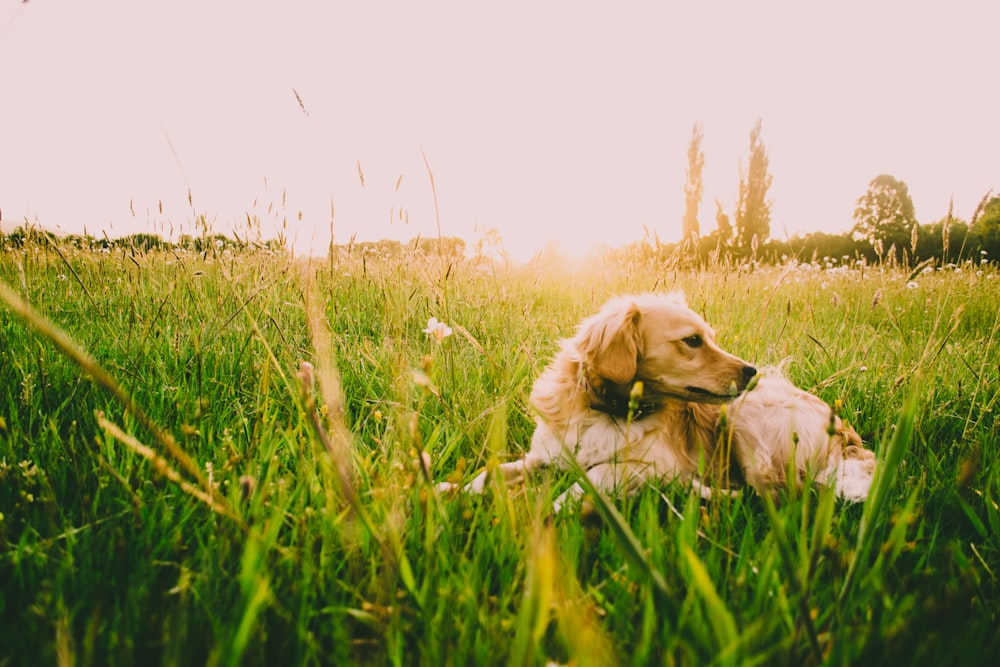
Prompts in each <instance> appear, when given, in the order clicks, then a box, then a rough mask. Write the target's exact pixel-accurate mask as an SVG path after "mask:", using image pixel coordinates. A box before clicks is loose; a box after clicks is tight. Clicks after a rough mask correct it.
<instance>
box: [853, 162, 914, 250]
mask: <svg viewBox="0 0 1000 667" xmlns="http://www.w3.org/2000/svg"><path fill="white" fill-rule="evenodd" d="M916 224H917V219H916V216H915V214H914V209H913V199H912V198H911V197H910V191H909V188H907V187H906V183H904V182H902V181H899V180H896V179H895V178H893V177H892V176H889V175H888V174H881V175H879V176H876V177H875V178H873V179H872V181H871V183H869V184H868V190H866V191H865V193H864V194H863V195H861V197H859V198H858V201H857V203H856V206H855V209H854V228H853V229H852V233H853V234H854V236H855V237H856V238H858V239H864V240H866V241H868V242H869V243H871V245H872V247H873V249H874V250H875V252H876V254H877V255H879V256H880V257H881V256H884V254H885V253H888V252H889V251H890V249H891V248H895V249H896V253H897V259H899V258H900V257H901V253H902V252H903V250H910V251H912V248H911V236H912V233H913V226H914V225H916Z"/></svg>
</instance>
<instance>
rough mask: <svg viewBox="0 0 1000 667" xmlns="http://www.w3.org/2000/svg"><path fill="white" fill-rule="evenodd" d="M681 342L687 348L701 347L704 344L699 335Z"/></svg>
mask: <svg viewBox="0 0 1000 667" xmlns="http://www.w3.org/2000/svg"><path fill="white" fill-rule="evenodd" d="M683 340H684V344H685V345H687V346H688V347H701V346H702V344H703V343H704V342H705V341H704V339H702V337H701V336H700V335H699V334H695V335H693V336H688V337H687V338H684V339H683Z"/></svg>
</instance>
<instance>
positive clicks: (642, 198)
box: [0, 0, 1000, 258]
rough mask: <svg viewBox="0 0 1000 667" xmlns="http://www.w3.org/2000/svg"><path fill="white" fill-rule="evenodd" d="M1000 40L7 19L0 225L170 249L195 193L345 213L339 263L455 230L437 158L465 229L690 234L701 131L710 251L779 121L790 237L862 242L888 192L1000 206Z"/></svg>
mask: <svg viewBox="0 0 1000 667" xmlns="http://www.w3.org/2000/svg"><path fill="white" fill-rule="evenodd" d="M997 25H1000V3H998V2H966V1H963V0H958V1H953V2H948V3H943V2H892V3H885V2H874V1H871V2H854V1H842V2H836V3H823V4H822V5H819V4H817V3H806V2H754V3H749V2H732V3H730V2H686V3H674V2H656V3H653V2H641V3H630V2H603V3H595V2H545V1H543V0H537V1H535V2H520V1H513V2H503V3H490V4H487V3H475V2H468V1H466V2H447V3H442V2H405V3H404V2H374V3H372V2H350V3H347V2H330V3H319V2H281V3H277V2H272V3H264V2H256V1H253V2H250V1H242V2H235V1H219V2H211V1H207V0H204V1H191V0H182V1H176V0H175V1H173V2H161V3H151V2H143V1H139V0H131V1H127V0H106V1H99V0H95V1H92V2H81V1H79V0H31V2H27V3H22V2H20V0H0V211H2V215H3V224H4V226H5V229H7V228H9V227H10V226H11V225H12V224H19V223H21V222H23V220H24V219H25V218H27V219H29V220H30V221H32V222H37V223H39V224H41V225H42V226H44V227H47V228H50V229H55V230H61V231H64V232H71V233H79V232H81V231H83V229H84V227H86V230H87V231H88V232H89V233H91V234H93V235H98V236H99V235H101V234H102V233H104V232H107V234H108V235H109V236H111V237H116V236H121V235H124V234H128V233H132V232H140V231H142V232H145V231H149V232H155V233H159V234H161V235H163V236H169V235H170V234H171V233H173V234H177V233H180V232H182V231H183V232H186V233H190V232H196V230H195V229H194V228H193V225H192V222H191V220H192V218H193V214H192V209H191V207H190V206H189V205H188V201H187V193H188V190H189V189H190V191H191V192H192V196H193V201H194V213H195V214H202V213H204V214H206V215H207V216H208V217H209V219H211V220H214V223H213V224H214V229H215V231H218V232H222V233H227V232H228V231H229V230H230V229H233V228H236V229H237V230H242V229H243V228H244V227H245V220H246V215H247V213H250V214H251V215H254V214H255V215H258V216H259V217H260V218H261V219H262V220H263V224H264V230H263V231H264V236H265V238H268V237H272V236H274V234H275V233H276V232H277V230H278V229H279V228H280V226H281V218H282V216H283V215H284V216H286V217H287V220H288V228H287V230H286V234H287V235H288V236H289V237H290V238H291V239H292V240H293V241H294V243H295V247H296V248H297V249H299V250H300V251H303V252H304V251H306V250H308V248H309V247H310V244H311V243H315V245H316V247H317V248H318V249H320V250H321V251H322V250H324V249H325V248H326V246H327V244H328V243H329V233H330V202H331V201H332V202H333V205H334V235H335V239H336V241H337V242H339V243H344V242H347V241H348V240H349V239H350V237H351V236H352V235H356V236H357V238H358V239H359V240H376V239H379V238H383V237H386V238H395V239H400V240H407V239H410V238H412V237H415V236H417V235H418V234H421V235H423V236H436V235H437V229H436V224H435V218H434V207H433V194H432V192H431V187H430V179H429V177H428V174H427V170H426V168H425V166H424V161H423V157H422V151H423V153H424V154H426V157H427V160H428V162H429V163H430V166H431V169H432V170H433V173H434V179H435V184H436V188H437V196H438V201H439V204H440V221H441V228H442V233H443V234H444V235H446V236H451V235H455V236H463V237H466V238H467V239H469V240H470V242H474V241H475V240H476V238H478V237H479V236H480V234H479V233H478V232H476V231H475V230H476V229H480V230H482V229H486V228H491V227H495V228H497V229H498V230H499V231H500V234H501V235H502V237H503V239H504V241H505V244H506V245H507V247H508V249H509V250H510V251H511V252H512V253H513V254H514V255H515V256H516V257H522V258H523V257H526V256H527V255H528V254H530V252H531V251H532V250H536V249H538V248H540V247H541V246H542V245H544V244H545V243H546V242H548V241H550V240H557V241H559V242H560V243H561V245H562V246H563V248H564V249H565V250H567V251H568V252H580V251H582V250H584V249H586V248H587V247H588V246H589V245H590V244H591V243H593V242H601V243H607V244H610V245H621V244H624V243H630V242H633V241H636V240H640V239H642V238H643V234H644V231H643V229H644V226H645V227H646V228H648V229H650V230H655V231H656V232H657V233H658V234H659V236H660V238H661V239H662V240H664V241H676V240H678V239H679V237H680V228H681V224H680V221H681V217H682V215H683V212H684V197H683V188H684V181H685V168H686V162H687V156H686V150H687V146H688V143H689V141H690V136H691V126H692V124H693V123H694V122H695V121H700V122H701V123H702V124H703V126H704V134H705V140H704V144H703V148H704V151H705V158H706V166H705V185H706V187H705V196H704V199H703V201H702V206H701V212H700V216H699V217H700V221H701V227H702V232H703V233H705V234H707V233H708V232H710V231H712V230H713V229H715V204H714V200H715V199H716V198H719V199H721V200H722V202H723V204H724V206H725V209H726V211H727V212H728V213H729V214H730V215H731V214H732V209H733V206H734V201H735V197H736V187H737V182H738V167H739V161H740V160H741V159H743V160H745V159H746V157H747V154H748V152H749V132H750V129H751V127H752V126H753V124H754V122H755V121H756V119H757V118H758V117H761V118H762V119H763V134H762V139H763V142H764V144H765V146H766V147H767V150H768V153H769V156H770V161H771V173H772V175H773V177H774V181H773V185H772V188H771V196H772V198H773V200H774V208H773V220H772V235H773V236H775V237H778V238H783V237H784V236H785V234H786V231H787V233H788V234H793V233H796V232H808V231H814V230H823V231H828V232H833V233H839V232H843V231H846V230H848V229H849V228H850V227H851V224H852V220H851V215H852V212H853V208H854V202H855V200H856V199H857V198H858V197H859V196H861V195H862V194H863V193H864V191H865V189H866V187H867V184H868V182H869V181H870V180H871V179H872V178H874V177H875V176H877V175H879V174H881V173H888V174H891V175H893V176H895V177H896V178H898V179H900V180H902V181H904V182H905V183H907V185H908V186H909V189H910V193H911V195H912V196H913V200H914V203H915V206H916V213H917V218H918V220H919V221H920V222H922V223H930V222H934V221H936V220H938V219H940V218H942V217H943V216H944V215H945V214H946V213H947V210H948V201H949V199H950V198H951V197H952V196H954V200H955V212H956V214H957V215H959V216H960V217H964V218H968V217H969V216H970V215H971V213H972V211H973V209H974V208H975V206H976V204H977V203H978V202H979V199H980V198H981V197H982V196H983V195H984V194H985V193H986V191H987V190H988V189H990V188H994V189H996V188H1000V127H998V123H997V120H996V118H997V117H998V116H997V108H998V106H1000V105H998V104H997V102H998V97H1000V93H998V92H997V91H998V65H1000V40H998V39H997V38H996V26H997ZM293 89H294V90H295V91H297V92H298V94H299V95H300V96H301V99H302V103H303V104H304V106H305V110H306V112H308V114H305V113H303V111H302V109H300V107H299V104H298V102H297V101H296V98H295V94H294V93H293ZM359 163H360V166H361V170H362V172H363V174H364V185H362V183H361V179H360V178H359V175H358V164H359ZM400 176H401V177H402V179H401V180H399V179H400ZM397 183H398V188H397ZM283 193H284V195H285V208H284V211H283V212H282V210H281V205H282V197H283ZM160 201H162V203H163V213H162V214H161V213H160V212H159V202H160ZM130 202H131V207H130ZM269 207H270V212H269V210H268V209H269ZM401 210H402V211H403V216H402V217H403V219H402V220H401V219H400V211H401ZM132 211H134V214H133V212H132ZM300 211H301V213H302V220H301V221H300V220H299V219H298V214H299V212H300ZM407 220H408V221H407Z"/></svg>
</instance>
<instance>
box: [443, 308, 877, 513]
mask: <svg viewBox="0 0 1000 667" xmlns="http://www.w3.org/2000/svg"><path fill="white" fill-rule="evenodd" d="M529 403H530V405H531V407H532V409H533V410H534V412H535V419H536V427H535V431H534V434H533V436H532V439H531V445H530V448H529V451H528V453H527V454H526V455H525V456H524V458H522V459H520V460H517V461H511V462H508V463H502V464H500V465H498V466H496V469H495V473H494V474H497V475H502V476H503V477H504V478H505V479H506V480H508V481H510V482H516V481H518V480H520V479H521V478H523V477H524V476H525V474H526V473H527V472H528V471H531V470H534V469H536V468H540V467H543V466H548V465H554V466H558V467H562V468H569V467H570V466H569V461H570V457H572V458H575V460H576V462H577V463H578V464H579V465H580V467H581V468H583V469H584V470H585V471H586V474H587V477H588V478H589V479H590V480H591V482H593V484H594V486H595V487H596V488H598V489H599V490H601V491H603V492H607V493H614V492H619V493H631V492H633V491H635V490H637V489H638V488H640V487H641V486H642V485H643V484H645V483H646V482H648V481H650V480H653V479H662V480H671V479H682V480H685V481H687V482H690V483H691V484H693V485H694V486H695V487H696V488H697V489H698V490H699V492H700V493H701V495H702V496H703V497H706V498H708V497H711V495H712V492H713V488H715V489H727V492H730V491H729V490H728V487H729V486H730V483H731V482H733V481H737V482H739V481H740V480H742V481H744V482H745V483H746V484H747V485H749V486H750V487H752V488H753V489H755V490H756V492H757V493H758V494H771V495H772V496H774V494H776V493H777V492H778V491H779V490H780V489H782V488H784V487H786V485H787V484H788V483H789V482H788V479H787V477H788V475H789V473H791V474H792V475H794V476H795V479H794V483H795V484H796V485H798V486H801V485H802V484H803V482H804V481H805V480H806V479H811V480H814V481H815V482H817V483H819V484H823V485H833V486H834V487H835V490H836V493H837V495H839V496H840V497H842V498H844V499H845V500H848V501H853V502H857V501H863V500H864V499H865V498H866V497H867V495H868V490H869V488H870V486H871V481H872V476H873V473H874V468H875V455H874V453H873V452H871V451H869V450H867V449H865V448H864V445H863V443H862V441H861V438H860V436H858V434H857V433H856V432H855V431H854V429H853V428H851V427H850V426H849V425H848V424H847V423H846V422H844V421H843V420H842V419H841V418H840V417H839V416H838V415H837V414H836V413H835V412H834V410H832V409H831V408H830V406H829V405H827V404H826V403H825V402H824V401H823V400H822V399H820V398H819V397H817V396H815V395H813V394H810V393H808V392H806V391H803V390H801V389H799V388H798V387H796V386H795V385H793V384H792V383H791V382H789V381H788V380H787V379H786V378H785V376H784V373H783V372H782V370H781V369H780V368H769V369H764V370H761V371H758V369H757V368H756V367H755V366H754V365H752V364H750V363H749V362H747V361H744V360H743V359H741V358H739V357H737V356H735V355H733V354H730V353H729V352H726V351H725V350H723V349H722V348H721V347H720V346H719V345H718V344H717V343H716V342H715V332H714V331H713V330H712V329H711V328H710V327H709V326H708V324H706V323H705V321H704V320H703V319H702V318H701V317H699V316H698V314H697V313H695V312H694V311H692V310H691V309H690V308H689V307H688V306H687V303H686V302H685V298H684V295H683V294H682V293H680V292H673V293H648V294H640V295H635V296H626V297H618V298H613V299H611V300H610V301H608V302H607V303H606V304H605V305H604V306H603V307H602V308H601V309H600V311H599V312H598V313H597V314H595V315H593V316H591V317H589V318H587V319H586V320H584V321H583V322H582V323H581V324H580V326H579V328H578V329H577V332H576V335H575V336H573V337H572V338H570V339H567V340H564V341H562V343H561V347H560V350H559V351H558V353H557V354H556V356H555V358H554V359H553V360H552V362H551V364H549V366H548V367H547V368H546V369H545V370H544V371H543V372H542V374H541V375H540V376H539V377H538V379H537V380H536V381H535V384H534V386H533V388H532V391H531V395H530V398H529ZM490 474H491V471H490V470H489V469H488V470H486V471H483V472H482V473H480V474H479V475H478V476H476V477H475V478H474V479H473V480H472V481H471V482H470V483H468V484H467V485H466V486H465V487H464V488H465V490H466V491H468V492H471V493H482V492H483V491H484V489H485V488H486V484H487V480H488V478H489V475H490ZM705 482H708V484H705ZM438 488H439V489H440V490H443V491H444V490H454V489H457V488H459V487H458V485H455V484H451V483H447V482H446V483H442V484H439V485H438ZM582 495H583V489H582V487H581V486H580V485H579V484H578V483H577V484H575V485H574V486H573V487H572V488H570V489H569V491H567V492H566V493H564V494H563V495H562V496H560V498H559V499H558V500H557V501H556V507H557V509H558V508H559V507H561V506H562V505H563V504H565V503H566V502H567V500H569V499H571V498H579V497H581V496H582Z"/></svg>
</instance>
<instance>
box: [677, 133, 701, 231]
mask: <svg viewBox="0 0 1000 667" xmlns="http://www.w3.org/2000/svg"><path fill="white" fill-rule="evenodd" d="M704 136H705V135H704V132H703V131H702V127H701V123H695V124H694V126H693V127H692V128H691V144H690V145H689V146H688V153H687V155H688V166H687V181H686V182H685V183H684V220H683V223H684V235H683V237H682V238H681V243H682V244H684V243H690V244H691V245H692V247H694V248H697V247H698V237H699V236H700V235H701V226H700V225H699V224H698V207H699V206H700V205H701V197H702V194H704V192H705V184H704V183H703V181H702V178H701V172H702V170H703V169H704V168H705V152H704V151H703V150H702V149H701V141H702V139H703V138H704Z"/></svg>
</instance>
